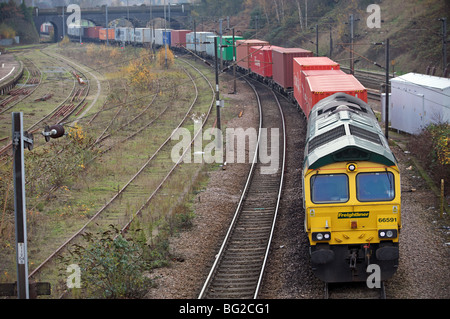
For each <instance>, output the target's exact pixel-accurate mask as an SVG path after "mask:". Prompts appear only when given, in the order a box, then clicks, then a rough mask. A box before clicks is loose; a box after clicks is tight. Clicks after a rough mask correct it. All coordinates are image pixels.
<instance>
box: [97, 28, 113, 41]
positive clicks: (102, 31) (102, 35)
mask: <svg viewBox="0 0 450 319" xmlns="http://www.w3.org/2000/svg"><path fill="white" fill-rule="evenodd" d="M106 32H108V41H113V40H114V39H115V37H116V34H115V32H114V29H113V28H108V29H106V28H102V29H100V31H99V33H98V38H99V39H100V40H102V41H106Z"/></svg>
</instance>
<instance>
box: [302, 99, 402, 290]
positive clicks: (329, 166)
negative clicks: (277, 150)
mask: <svg viewBox="0 0 450 319" xmlns="http://www.w3.org/2000/svg"><path fill="white" fill-rule="evenodd" d="M304 156H305V158H304V163H303V172H302V183H303V208H304V211H305V231H306V233H307V235H308V239H309V244H310V253H311V263H312V269H313V271H314V273H315V274H316V275H317V277H319V278H320V279H321V280H323V281H325V282H350V281H365V280H367V278H368V276H369V275H372V270H375V271H377V273H376V274H375V276H377V278H375V280H379V281H384V280H386V279H388V278H390V277H391V276H392V275H393V274H394V273H395V271H396V270H397V267H398V260H399V247H398V243H399V235H400V229H401V225H402V224H401V214H400V212H401V199H400V197H401V187H400V171H399V169H398V165H397V160H396V158H395V156H394V154H393V153H392V151H391V150H390V148H389V144H388V141H387V140H386V138H385V137H384V135H383V133H382V130H381V128H380V126H379V124H378V122H377V119H376V117H375V115H374V113H373V111H372V109H371V108H370V107H369V106H368V105H367V104H366V103H365V102H363V101H361V100H360V99H357V98H355V97H353V96H349V95H347V94H344V93H337V94H334V95H332V96H330V97H328V98H326V99H323V100H322V101H320V102H318V103H317V104H316V105H315V106H314V108H313V109H312V111H311V113H310V116H309V118H308V130H307V138H306V147H305V154H304ZM369 266H372V267H370V268H369Z"/></svg>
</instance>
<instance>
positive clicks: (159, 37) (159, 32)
mask: <svg viewBox="0 0 450 319" xmlns="http://www.w3.org/2000/svg"><path fill="white" fill-rule="evenodd" d="M171 31H172V29H155V43H156V44H157V45H164V44H166V42H167V44H168V45H170V32H171ZM166 32H167V33H166ZM163 35H166V36H165V37H163Z"/></svg>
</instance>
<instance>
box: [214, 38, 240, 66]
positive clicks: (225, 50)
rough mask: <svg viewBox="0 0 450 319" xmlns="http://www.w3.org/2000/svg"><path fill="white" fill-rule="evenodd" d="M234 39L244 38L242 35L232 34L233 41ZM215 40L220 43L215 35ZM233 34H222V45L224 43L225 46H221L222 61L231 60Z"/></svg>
mask: <svg viewBox="0 0 450 319" xmlns="http://www.w3.org/2000/svg"><path fill="white" fill-rule="evenodd" d="M236 40H244V38H243V37H240V36H234V41H236ZM217 42H218V43H219V44H220V37H217ZM234 44H235V43H233V36H232V35H224V36H222V45H224V46H225V45H226V46H227V47H222V59H223V60H224V61H233V45H234ZM217 53H218V55H217V56H218V58H219V59H220V45H219V48H218V51H217Z"/></svg>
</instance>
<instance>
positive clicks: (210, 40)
mask: <svg viewBox="0 0 450 319" xmlns="http://www.w3.org/2000/svg"><path fill="white" fill-rule="evenodd" d="M216 37H217V36H216V35H214V36H207V37H206V42H208V43H206V54H207V55H209V56H212V57H214V56H215V52H214V38H216Z"/></svg>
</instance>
